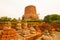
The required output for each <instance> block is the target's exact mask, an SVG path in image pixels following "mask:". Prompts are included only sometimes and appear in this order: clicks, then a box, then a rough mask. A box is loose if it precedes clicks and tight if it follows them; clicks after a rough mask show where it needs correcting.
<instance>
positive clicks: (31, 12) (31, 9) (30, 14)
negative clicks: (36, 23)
mask: <svg viewBox="0 0 60 40" xmlns="http://www.w3.org/2000/svg"><path fill="white" fill-rule="evenodd" d="M38 19H39V18H38V15H37V13H36V7H35V6H33V5H29V6H26V7H25V12H24V15H23V17H22V20H38Z"/></svg>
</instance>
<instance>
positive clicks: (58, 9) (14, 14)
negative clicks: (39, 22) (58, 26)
mask: <svg viewBox="0 0 60 40" xmlns="http://www.w3.org/2000/svg"><path fill="white" fill-rule="evenodd" d="M28 5H34V6H36V10H37V14H38V15H39V18H40V19H43V18H44V16H46V15H49V14H60V0H0V17H1V16H8V17H11V18H18V17H20V18H22V16H23V14H24V9H25V7H26V6H28Z"/></svg>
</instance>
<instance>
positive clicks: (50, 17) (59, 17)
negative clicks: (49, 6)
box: [44, 14, 60, 22]
mask: <svg viewBox="0 0 60 40" xmlns="http://www.w3.org/2000/svg"><path fill="white" fill-rule="evenodd" d="M44 21H45V22H60V15H58V14H52V15H47V16H45V18H44Z"/></svg>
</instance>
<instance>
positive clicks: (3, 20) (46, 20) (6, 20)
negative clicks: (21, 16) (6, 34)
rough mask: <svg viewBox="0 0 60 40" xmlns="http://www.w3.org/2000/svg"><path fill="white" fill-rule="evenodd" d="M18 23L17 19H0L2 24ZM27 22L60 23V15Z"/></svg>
mask: <svg viewBox="0 0 60 40" xmlns="http://www.w3.org/2000/svg"><path fill="white" fill-rule="evenodd" d="M8 21H10V22H17V21H18V20H17V19H16V18H10V17H6V16H4V17H0V23H1V22H8ZM21 21H23V22H25V21H24V20H21ZM27 22H60V15H58V14H51V15H47V16H45V17H44V19H43V20H41V19H40V20H30V21H27Z"/></svg>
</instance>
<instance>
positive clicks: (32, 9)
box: [25, 5, 36, 14]
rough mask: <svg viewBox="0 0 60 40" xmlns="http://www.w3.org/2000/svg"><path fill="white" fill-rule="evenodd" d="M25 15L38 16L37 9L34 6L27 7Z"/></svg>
mask: <svg viewBox="0 0 60 40" xmlns="http://www.w3.org/2000/svg"><path fill="white" fill-rule="evenodd" d="M25 14H36V7H35V6H33V5H30V6H27V7H26V8H25Z"/></svg>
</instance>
